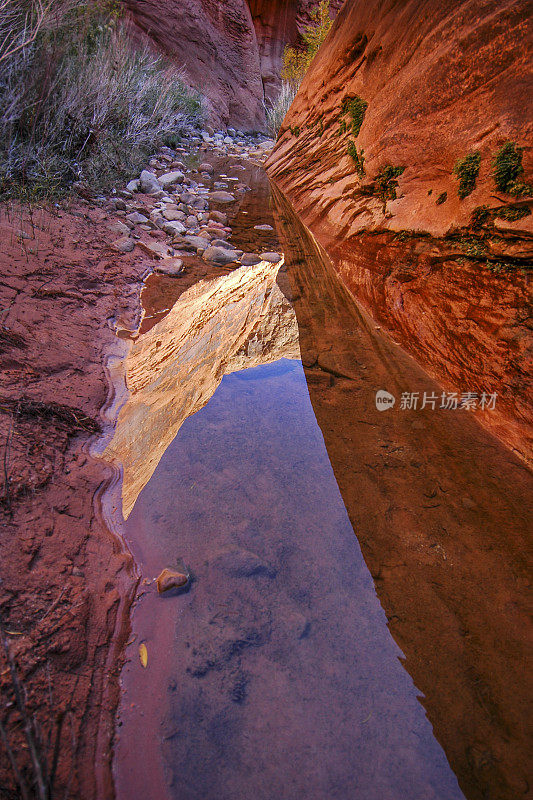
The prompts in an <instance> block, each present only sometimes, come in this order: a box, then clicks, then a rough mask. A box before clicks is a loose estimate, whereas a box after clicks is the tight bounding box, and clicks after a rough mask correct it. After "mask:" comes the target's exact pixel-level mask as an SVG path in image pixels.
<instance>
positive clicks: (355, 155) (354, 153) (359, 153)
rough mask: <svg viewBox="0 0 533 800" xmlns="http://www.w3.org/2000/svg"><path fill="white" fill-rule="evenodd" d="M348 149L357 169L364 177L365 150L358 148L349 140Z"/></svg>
mask: <svg viewBox="0 0 533 800" xmlns="http://www.w3.org/2000/svg"><path fill="white" fill-rule="evenodd" d="M347 151H348V155H349V156H350V158H351V159H352V160H353V162H354V164H355V171H356V172H357V174H358V175H360V176H361V177H362V176H363V175H364V174H365V151H364V150H363V149H361V150H358V149H357V147H356V145H355V144H354V143H353V142H352V141H350V142H348V145H347Z"/></svg>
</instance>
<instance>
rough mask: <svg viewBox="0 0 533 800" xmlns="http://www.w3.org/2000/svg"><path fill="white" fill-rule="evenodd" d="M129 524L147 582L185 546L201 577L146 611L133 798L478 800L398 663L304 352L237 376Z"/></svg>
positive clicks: (130, 775) (123, 781)
mask: <svg viewBox="0 0 533 800" xmlns="http://www.w3.org/2000/svg"><path fill="white" fill-rule="evenodd" d="M126 535H127V537H128V539H129V540H130V541H131V542H132V545H133V548H134V553H135V556H136V559H137V560H138V561H139V562H140V564H141V566H142V571H143V574H144V575H146V576H153V575H155V574H157V572H158V570H159V568H160V566H161V565H162V564H165V563H168V562H172V561H173V560H174V559H175V558H176V557H177V556H181V557H183V559H184V560H185V562H186V563H187V564H189V565H190V567H191V569H192V571H193V573H194V576H195V582H194V584H193V586H192V588H191V590H190V592H189V593H188V594H186V595H181V596H177V597H173V598H172V597H168V598H167V597H165V598H161V597H158V596H157V595H156V594H155V592H149V593H147V594H146V595H145V596H144V597H143V599H142V601H141V603H140V605H139V606H138V608H137V609H136V612H135V617H134V629H135V632H136V634H137V636H138V639H137V641H136V642H135V644H134V646H133V653H132V659H131V662H130V663H129V664H128V666H127V668H126V670H125V673H124V685H125V689H126V693H125V696H124V702H123V705H122V709H121V716H120V721H121V725H122V727H121V728H120V738H119V742H118V747H117V777H118V786H119V793H118V800H126V799H127V800H130V798H131V797H148V798H150V800H156V798H157V800H163V798H164V796H165V795H168V797H170V798H172V800H251V798H258V800H272V798H278V797H279V798H283V800H302V798H307V800H324V799H325V798H332V799H333V798H335V800H351V798H354V799H357V798H361V799H363V798H364V800H407V799H408V800H461V798H462V794H461V792H460V791H459V788H458V786H457V781H456V778H455V776H454V775H453V773H452V771H451V770H450V768H449V766H448V764H447V762H446V758H445V756H444V753H443V752H442V750H441V748H440V747H439V745H438V744H437V742H436V741H435V739H434V737H433V735H432V731H431V726H430V724H429V722H428V720H427V718H426V716H425V713H424V709H423V708H422V706H421V705H420V704H419V702H418V699H417V691H416V689H415V687H414V686H413V683H412V681H411V679H410V678H409V676H408V674H407V673H406V672H405V670H404V669H403V668H402V666H401V663H400V661H399V660H398V657H399V656H400V655H401V654H400V652H399V649H398V647H397V646H396V645H395V644H394V642H393V640H392V638H391V636H390V633H389V631H388V628H387V625H386V619H385V615H384V614H383V611H382V609H381V607H380V605H379V602H378V599H377V597H376V593H375V590H374V586H373V582H372V579H371V576H370V574H369V573H368V570H367V568H366V566H365V564H364V561H363V559H362V556H361V551H360V548H359V545H358V543H357V539H356V538H355V537H354V535H353V530H352V527H351V525H350V522H349V520H348V517H347V514H346V510H345V508H344V505H343V502H342V498H341V496H340V493H339V490H338V487H337V485H336V482H335V478H334V475H333V471H332V469H331V465H330V463H329V460H328V456H327V453H326V449H325V447H324V441H323V438H322V435H321V433H320V430H319V428H318V426H317V424H316V419H315V416H314V413H313V409H312V407H311V403H310V400H309V393H308V391H307V385H306V381H305V376H304V372H303V369H302V366H301V363H300V362H299V361H294V360H292V361H287V360H285V359H284V360H282V361H278V362H276V363H274V364H269V365H265V366H260V367H256V368H254V369H248V370H245V371H243V372H237V373H233V374H231V375H226V376H225V377H224V378H223V380H222V382H221V384H220V386H219V387H218V388H217V390H216V392H215V393H214V395H213V397H212V398H211V400H210V401H209V403H208V404H207V405H206V406H205V407H204V408H202V409H201V410H200V411H199V412H198V413H196V414H195V415H194V416H192V417H190V418H189V419H188V420H186V422H185V423H184V424H183V426H182V427H181V429H180V431H179V433H178V435H177V436H176V438H175V439H174V441H173V442H172V443H171V444H170V446H169V447H168V449H167V451H166V452H165V454H164V455H163V457H162V458H161V460H160V463H159V465H158V467H157V469H156V470H155V472H154V475H153V477H152V479H151V480H150V481H149V483H148V484H147V486H146V487H145V488H144V490H143V491H142V492H141V494H140V495H139V498H138V500H137V503H136V504H135V508H134V509H133V511H132V513H131V515H130V517H129V519H128V522H127V524H126ZM140 641H143V642H145V644H146V647H147V651H148V654H149V663H148V668H147V669H146V670H144V669H143V668H142V666H141V665H140V663H139V658H138V655H137V648H138V643H139V642H140ZM131 703H134V704H135V707H134V708H133V709H132V708H131ZM153 746H155V747H157V748H159V752H160V753H161V754H162V761H163V767H158V765H157V754H155V755H154V756H152V755H151V748H152V747H153ZM163 770H165V771H166V774H167V777H168V781H169V782H168V788H166V790H165V787H163V788H160V787H158V786H157V777H158V775H160V774H161V772H163Z"/></svg>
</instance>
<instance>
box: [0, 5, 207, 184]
mask: <svg viewBox="0 0 533 800" xmlns="http://www.w3.org/2000/svg"><path fill="white" fill-rule="evenodd" d="M13 2H14V3H15V5H17V7H18V9H19V10H20V8H21V7H22V13H19V14H18V15H15V17H14V16H13V8H12V7H11V8H10V2H9V0H0V35H1V33H2V31H3V30H5V28H6V25H7V24H11V26H12V25H13V19H15V20H16V24H17V26H18V27H16V28H15V29H14V30H13V27H11V31H12V34H11V40H12V41H13V42H15V43H17V42H23V41H24V38H25V37H26V38H27V33H28V31H30V32H31V31H32V25H33V26H35V22H36V21H37V22H39V9H42V8H43V6H42V3H40V2H39V1H38V0H22V2H21V0H13ZM2 6H5V8H4V9H3V8H2ZM44 12H45V13H44V18H43V19H41V20H40V23H39V26H38V29H37V31H36V33H35V36H34V37H33V38H31V37H30V38H29V41H27V43H26V44H25V46H22V47H19V48H18V49H15V50H14V52H12V54H11V55H9V56H8V57H7V58H5V59H4V61H3V63H2V68H1V70H0V193H1V194H4V195H5V194H6V193H12V192H14V191H16V190H17V188H20V187H29V188H30V189H31V191H32V193H33V194H43V195H51V194H52V195H53V194H55V193H61V192H63V191H65V189H66V188H67V187H68V186H69V185H70V184H71V183H72V182H73V181H75V180H85V181H88V182H89V183H90V184H91V185H92V186H94V187H99V188H101V189H106V188H108V187H110V186H111V185H113V184H114V183H115V182H116V181H119V180H121V179H123V178H126V177H131V176H132V175H133V174H134V173H136V171H137V170H138V169H139V168H140V167H141V166H142V165H143V163H144V162H145V160H146V157H147V155H148V154H149V153H151V152H153V151H154V149H156V148H157V147H159V146H160V145H161V144H174V143H176V140H177V138H178V137H179V135H180V134H181V133H182V132H183V130H184V129H185V127H186V126H187V125H188V124H190V123H191V122H197V121H199V119H200V117H201V111H202V109H201V102H200V99H199V97H198V96H196V95H194V94H192V93H191V92H190V91H189V90H187V89H186V87H185V85H184V83H183V80H182V78H181V75H180V73H179V72H178V71H177V70H176V69H175V68H173V67H172V66H171V65H170V64H168V63H167V62H165V61H164V60H163V59H162V58H160V57H158V56H157V55H155V54H154V53H153V52H152V51H151V50H149V49H148V48H147V47H146V48H144V49H142V48H141V49H139V48H135V47H134V46H133V45H132V43H131V41H130V38H129V37H128V34H127V31H126V28H125V24H124V21H123V20H122V17H121V12H120V7H119V6H118V4H117V3H116V2H114V0H113V1H112V2H110V0H93V1H92V2H91V1H90V0H89V1H88V2H82V0H60V1H59V2H57V0H56V2H54V3H53V5H49V6H47V7H45V8H44ZM8 15H10V18H9V19H8ZM0 57H1V53H0Z"/></svg>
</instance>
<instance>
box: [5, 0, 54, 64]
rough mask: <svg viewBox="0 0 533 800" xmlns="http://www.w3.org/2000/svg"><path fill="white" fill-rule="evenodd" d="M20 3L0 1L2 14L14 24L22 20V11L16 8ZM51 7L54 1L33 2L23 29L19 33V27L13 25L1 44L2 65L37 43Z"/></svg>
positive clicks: (6, 0) (37, 0) (35, 0)
mask: <svg viewBox="0 0 533 800" xmlns="http://www.w3.org/2000/svg"><path fill="white" fill-rule="evenodd" d="M18 2H19V0H0V14H2V13H3V14H7V15H8V16H10V17H11V18H12V22H16V21H17V20H19V19H20V18H21V16H20V15H21V12H20V9H18V8H16V7H15V4H17V3H18ZM51 5H52V0H48V2H46V3H44V2H43V0H32V8H31V10H30V11H28V12H27V14H26V15H25V18H24V23H23V25H22V29H19V30H18V31H17V26H16V25H13V26H12V30H11V31H10V32H8V34H7V35H6V37H5V38H4V39H3V41H2V42H1V43H0V64H1V63H2V61H7V59H8V58H11V57H12V56H13V55H15V53H18V52H19V51H20V50H23V49H24V48H25V47H28V45H30V44H32V43H33V42H34V41H35V39H36V38H37V35H38V33H39V31H40V30H41V27H42V25H43V22H44V20H45V18H46V15H47V13H48V11H49V10H50V8H51Z"/></svg>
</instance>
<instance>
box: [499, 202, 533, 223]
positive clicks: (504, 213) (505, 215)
mask: <svg viewBox="0 0 533 800" xmlns="http://www.w3.org/2000/svg"><path fill="white" fill-rule="evenodd" d="M494 216H495V217H497V218H498V219H505V220H507V222H516V221H517V220H519V219H523V218H524V217H529V216H531V209H530V208H528V207H527V206H514V207H509V206H506V207H505V208H499V209H498V210H497V211H496V212H495V214H494Z"/></svg>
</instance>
